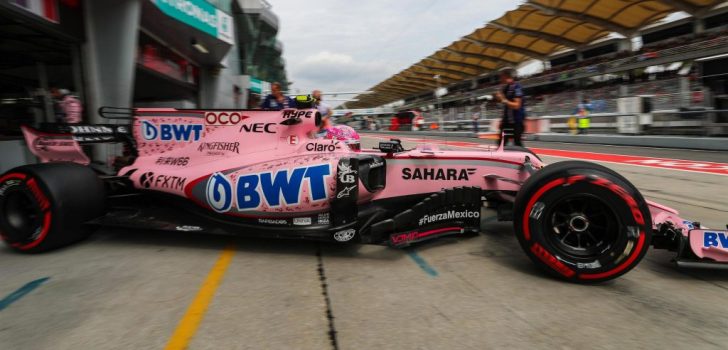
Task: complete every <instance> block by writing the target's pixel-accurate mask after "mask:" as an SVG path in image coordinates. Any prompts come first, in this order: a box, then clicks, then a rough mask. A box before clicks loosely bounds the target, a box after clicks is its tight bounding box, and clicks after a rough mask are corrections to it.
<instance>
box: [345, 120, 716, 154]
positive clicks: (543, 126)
mask: <svg viewBox="0 0 728 350" xmlns="http://www.w3.org/2000/svg"><path fill="white" fill-rule="evenodd" d="M724 112H728V111H709V112H701V113H695V112H679V111H660V112H653V113H648V114H629V115H619V114H601V115H600V114H594V115H592V116H591V126H590V128H589V129H588V130H587V132H588V133H587V134H585V135H579V134H575V132H576V130H575V129H573V128H572V126H573V125H570V123H569V119H570V118H573V117H572V116H545V117H535V118H533V117H532V118H529V119H528V120H527V121H526V125H525V129H526V135H525V138H526V139H527V140H533V141H545V142H568V143H584V144H604V145H620V146H638V147H662V148H677V149H696V150H712V151H728V138H727V137H724V136H725V135H726V134H728V125H726V124H725V123H720V122H717V121H716V117H715V115H717V114H718V113H724ZM477 123H478V131H479V132H478V133H475V132H474V124H473V121H472V120H465V119H464V120H451V121H442V122H439V123H438V122H436V121H426V122H425V123H424V124H423V125H422V127H421V130H418V131H403V130H398V131H389V130H388V128H389V125H388V123H386V122H385V123H382V125H379V130H376V131H371V130H361V128H359V132H364V133H367V132H374V133H379V134H387V133H391V134H400V135H401V134H402V133H412V134H413V135H423V136H448V137H453V136H454V137H465V138H478V137H480V138H488V137H489V136H488V135H491V137H492V136H495V135H496V134H497V133H498V132H499V123H500V120H499V119H486V120H479V121H478V122H477ZM433 124H434V125H433ZM352 126H355V127H356V126H359V125H356V124H355V123H352ZM433 126H435V127H436V129H433Z"/></svg>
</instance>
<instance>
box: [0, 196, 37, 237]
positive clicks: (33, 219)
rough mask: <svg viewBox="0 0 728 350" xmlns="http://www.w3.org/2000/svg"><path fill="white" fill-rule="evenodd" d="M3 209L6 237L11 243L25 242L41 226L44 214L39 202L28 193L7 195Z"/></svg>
mask: <svg viewBox="0 0 728 350" xmlns="http://www.w3.org/2000/svg"><path fill="white" fill-rule="evenodd" d="M4 202H5V205H4V206H3V208H2V215H3V216H4V217H3V219H4V220H3V221H4V222H5V224H6V225H7V230H5V231H6V232H4V233H5V236H6V237H7V239H8V240H9V241H11V242H20V241H25V240H27V239H28V238H30V237H32V236H33V234H34V233H35V231H36V230H37V229H38V228H39V227H40V226H41V220H42V218H41V217H42V213H41V210H40V207H39V206H38V202H37V201H36V200H35V198H33V196H32V195H31V194H30V193H28V192H27V191H24V190H20V191H12V192H10V193H7V194H6V198H5V201H4Z"/></svg>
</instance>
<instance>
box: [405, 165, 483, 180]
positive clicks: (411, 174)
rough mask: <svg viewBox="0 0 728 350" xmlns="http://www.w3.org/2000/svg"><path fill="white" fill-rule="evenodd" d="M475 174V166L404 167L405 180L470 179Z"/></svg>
mask: <svg viewBox="0 0 728 350" xmlns="http://www.w3.org/2000/svg"><path fill="white" fill-rule="evenodd" d="M473 174H475V168H468V169H442V168H438V169H435V168H414V169H410V168H404V169H402V178H403V179H405V180H450V181H453V180H458V181H460V180H465V181H468V180H470V177H469V176H470V175H473Z"/></svg>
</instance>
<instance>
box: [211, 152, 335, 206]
mask: <svg viewBox="0 0 728 350" xmlns="http://www.w3.org/2000/svg"><path fill="white" fill-rule="evenodd" d="M329 176H331V167H330V165H329V164H320V165H314V166H308V167H302V168H295V169H285V170H279V171H277V172H275V173H273V172H264V173H258V174H250V175H242V176H239V177H238V178H237V181H235V183H233V181H231V180H230V179H229V178H228V177H227V176H225V175H224V174H222V173H214V174H212V176H210V178H209V179H208V180H207V186H206V187H205V197H206V200H207V204H208V205H209V206H210V207H211V208H212V209H213V210H214V211H216V212H218V213H224V212H228V211H230V210H231V209H232V207H233V196H235V199H236V207H237V210H238V211H243V210H251V209H257V208H260V206H261V204H263V202H265V203H266V204H267V205H268V206H269V207H272V208H275V207H280V206H282V205H296V204H298V203H299V202H300V197H301V188H303V186H304V180H308V181H307V182H308V197H309V199H310V200H311V201H314V202H315V201H320V200H324V199H326V198H327V197H328V195H327V193H326V192H327V190H326V178H327V177H329ZM233 189H234V192H233Z"/></svg>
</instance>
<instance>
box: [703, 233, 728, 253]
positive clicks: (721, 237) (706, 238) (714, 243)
mask: <svg viewBox="0 0 728 350" xmlns="http://www.w3.org/2000/svg"><path fill="white" fill-rule="evenodd" d="M703 247H704V248H710V247H716V248H723V249H728V234H727V233H726V232H711V231H706V232H705V233H704V234H703Z"/></svg>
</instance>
